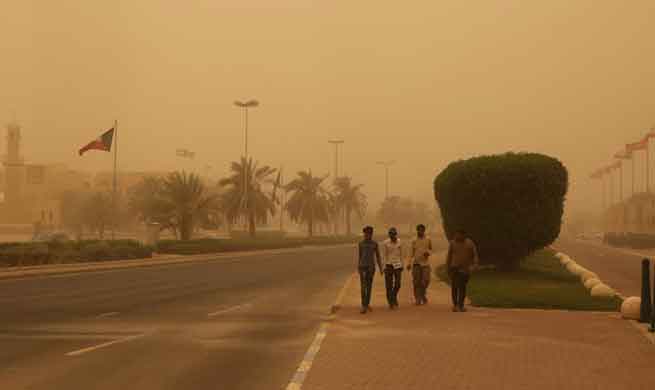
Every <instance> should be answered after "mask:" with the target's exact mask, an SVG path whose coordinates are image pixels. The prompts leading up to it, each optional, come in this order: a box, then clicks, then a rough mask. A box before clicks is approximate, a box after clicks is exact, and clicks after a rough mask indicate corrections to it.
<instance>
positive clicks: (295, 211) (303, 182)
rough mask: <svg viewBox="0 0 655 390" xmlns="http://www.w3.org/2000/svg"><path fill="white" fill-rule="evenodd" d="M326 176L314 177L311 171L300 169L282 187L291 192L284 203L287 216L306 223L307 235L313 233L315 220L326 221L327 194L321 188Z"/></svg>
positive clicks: (310, 235)
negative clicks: (292, 178)
mask: <svg viewBox="0 0 655 390" xmlns="http://www.w3.org/2000/svg"><path fill="white" fill-rule="evenodd" d="M326 178H327V176H324V177H316V176H314V175H312V172H311V171H301V172H298V177H297V178H296V179H294V180H293V181H292V182H290V183H289V184H287V185H286V186H285V187H284V188H285V190H286V191H287V192H289V193H292V194H291V196H290V197H289V200H288V201H287V205H286V208H287V211H288V212H289V217H290V218H291V219H292V220H293V221H294V222H301V223H306V224H307V234H308V235H309V237H312V236H313V235H314V224H315V223H316V222H326V221H328V206H329V205H328V194H327V191H326V190H325V188H323V181H325V179H326Z"/></svg>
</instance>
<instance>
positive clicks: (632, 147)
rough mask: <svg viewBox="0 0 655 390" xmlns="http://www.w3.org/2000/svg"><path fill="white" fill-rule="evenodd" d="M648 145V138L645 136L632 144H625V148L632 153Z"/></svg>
mask: <svg viewBox="0 0 655 390" xmlns="http://www.w3.org/2000/svg"><path fill="white" fill-rule="evenodd" d="M647 147H648V138H644V139H642V140H641V141H639V142H633V143H631V144H626V145H625V150H626V152H628V153H632V152H634V151H637V150H644V149H646V148H647Z"/></svg>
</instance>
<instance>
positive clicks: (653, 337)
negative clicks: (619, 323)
mask: <svg viewBox="0 0 655 390" xmlns="http://www.w3.org/2000/svg"><path fill="white" fill-rule="evenodd" d="M627 321H628V322H629V323H630V325H632V326H633V327H634V328H635V329H637V330H638V331H639V333H641V334H642V335H643V336H644V337H645V338H646V340H648V341H649V342H650V343H651V344H655V333H651V332H649V331H648V328H649V327H650V324H640V323H639V322H637V321H634V320H627Z"/></svg>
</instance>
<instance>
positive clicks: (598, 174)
mask: <svg viewBox="0 0 655 390" xmlns="http://www.w3.org/2000/svg"><path fill="white" fill-rule="evenodd" d="M604 174H605V170H604V169H599V170H597V171H596V172H594V173H592V174H591V175H590V176H589V177H590V178H592V179H601V178H602V177H603V175H604Z"/></svg>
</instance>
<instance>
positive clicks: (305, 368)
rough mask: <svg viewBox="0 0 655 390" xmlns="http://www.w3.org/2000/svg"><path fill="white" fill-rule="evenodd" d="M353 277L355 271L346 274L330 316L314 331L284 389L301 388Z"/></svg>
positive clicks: (298, 389) (297, 389) (293, 389)
mask: <svg viewBox="0 0 655 390" xmlns="http://www.w3.org/2000/svg"><path fill="white" fill-rule="evenodd" d="M354 278H355V273H354V272H353V273H352V274H350V275H349V276H348V279H346V282H345V283H344V285H343V287H341V290H340V291H339V294H338V295H337V299H336V300H335V301H334V303H333V304H332V306H331V307H330V318H329V319H327V320H325V321H323V322H322V323H321V325H320V326H319V328H318V332H316V335H315V336H314V340H313V341H312V343H311V344H310V345H309V348H308V349H307V352H305V355H304V357H303V359H302V361H301V362H300V364H299V365H298V368H297V369H296V371H295V372H294V374H293V376H292V377H291V381H290V382H289V384H288V385H287V387H286V388H285V389H286V390H300V389H301V388H302V385H303V383H305V378H307V374H309V370H311V368H312V365H313V364H314V359H315V358H316V356H317V355H318V352H319V351H320V350H321V345H322V344H323V340H324V339H325V338H326V337H327V331H328V328H329V326H330V322H331V321H333V320H334V318H335V314H336V313H337V311H339V309H340V308H341V302H342V301H343V299H344V297H345V296H346V292H347V291H348V288H349V287H350V283H352V280H353V279H354Z"/></svg>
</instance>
